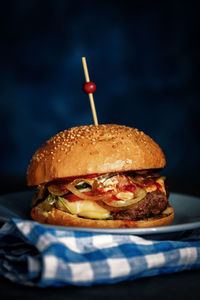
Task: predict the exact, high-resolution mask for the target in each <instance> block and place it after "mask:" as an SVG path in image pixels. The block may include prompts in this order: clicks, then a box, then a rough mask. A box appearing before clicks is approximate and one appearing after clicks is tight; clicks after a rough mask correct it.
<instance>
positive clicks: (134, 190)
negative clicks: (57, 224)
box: [33, 171, 168, 220]
mask: <svg viewBox="0 0 200 300" xmlns="http://www.w3.org/2000/svg"><path fill="white" fill-rule="evenodd" d="M164 180H165V178H164V177H161V176H159V175H158V174H155V173H153V172H151V171H138V172H133V173H114V174H106V175H99V176H98V175H90V176H83V177H81V178H80V177H79V178H70V179H69V178H68V179H65V180H64V179H63V180H60V181H54V182H51V183H49V184H46V185H40V186H39V187H38V189H39V190H38V193H37V195H36V196H35V197H34V200H33V206H37V207H39V208H40V209H42V210H43V211H47V212H48V211H50V210H51V209H52V208H53V207H55V208H57V209H60V210H62V211H65V212H68V213H70V214H72V215H76V216H79V217H82V218H89V219H112V220H119V219H122V220H138V219H143V218H146V217H150V216H153V215H159V214H160V213H161V212H162V211H163V210H165V208H166V207H167V204H168V199H167V195H166V190H165V183H164Z"/></svg>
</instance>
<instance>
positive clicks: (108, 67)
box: [0, 0, 200, 177]
mask: <svg viewBox="0 0 200 300" xmlns="http://www.w3.org/2000/svg"><path fill="white" fill-rule="evenodd" d="M0 6H1V7H0V17H1V28H0V33H1V46H0V75H1V80H0V82H1V83H0V120H1V148H0V151H1V153H0V158H1V161H0V166H1V174H7V175H8V176H9V175H25V173H26V168H27V165H28V163H29V160H30V158H31V156H32V155H33V153H34V152H35V150H36V149H37V148H38V147H39V146H40V145H41V144H42V143H43V142H44V141H45V140H47V139H48V138H50V137H51V136H52V135H54V134H56V133H57V132H59V131H61V130H64V129H66V128H69V127H71V126H77V125H82V124H91V123H93V119H92V114H91V110H90V105H89V99H88V96H87V95H85V94H84V93H83V92H82V84H83V82H84V73H83V69H82V62H81V57H82V56H86V58H87V64H88V68H89V73H90V78H91V80H93V81H94V82H95V83H96V85H97V91H96V93H95V95H94V99H95V103H96V109H97V113H98V119H99V123H118V124H124V125H128V126H132V127H136V128H138V129H140V130H143V131H144V132H146V133H147V134H149V135H150V136H151V137H152V138H153V139H155V140H156V141H157V142H158V143H159V144H160V146H161V147H162V148H163V151H164V152H165V155H166V159H167V166H166V169H165V173H166V175H170V176H180V175H181V176H185V175H189V176H196V177H199V151H200V130H199V116H200V102H199V100H200V99H199V96H200V89H199V73H200V72H199V67H200V66H199V51H200V43H199V36H200V18H199V8H200V6H199V4H198V1H139V0H138V1H132V2H130V3H129V2H127V1H119V2H118V1H87V0H86V1H64V0H63V1H39V0H35V1H33V0H29V1H26V0H21V1H20V0H18V1H1V2H0Z"/></svg>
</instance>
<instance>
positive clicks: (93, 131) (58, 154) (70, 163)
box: [27, 124, 165, 186]
mask: <svg viewBox="0 0 200 300" xmlns="http://www.w3.org/2000/svg"><path fill="white" fill-rule="evenodd" d="M164 166H165V157H164V154H163V152H162V150H161V148H160V147H159V146H158V144H156V143H155V142H154V141H153V140H152V139H151V138H150V137H149V136H148V135H146V134H144V133H143V132H142V131H139V130H138V129H135V128H130V127H126V126H122V125H113V124H106V125H98V126H95V125H86V126H79V127H73V128H70V129H68V130H64V131H62V132H60V133H58V134H56V135H55V136H54V137H52V138H51V139H49V140H48V141H47V142H46V143H44V144H43V145H42V146H41V147H40V148H39V149H38V150H37V151H36V153H35V154H34V156H33V157H32V159H31V162H30V165H29V167H28V170H27V183H28V185H29V186H35V185H39V184H42V183H47V182H50V181H52V180H54V179H59V178H66V177H71V176H83V175H89V174H103V173H110V172H122V171H123V172H124V171H134V170H145V169H160V168H163V167H164Z"/></svg>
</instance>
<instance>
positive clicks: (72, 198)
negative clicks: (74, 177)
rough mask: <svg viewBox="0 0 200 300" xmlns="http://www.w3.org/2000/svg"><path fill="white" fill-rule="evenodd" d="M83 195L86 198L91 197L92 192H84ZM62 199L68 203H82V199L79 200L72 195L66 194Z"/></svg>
mask: <svg viewBox="0 0 200 300" xmlns="http://www.w3.org/2000/svg"><path fill="white" fill-rule="evenodd" d="M84 194H85V195H88V196H93V193H92V192H85V193H84ZM63 198H65V199H66V200H68V201H70V202H74V201H84V199H81V198H79V197H78V196H76V195H74V194H68V195H65V196H63Z"/></svg>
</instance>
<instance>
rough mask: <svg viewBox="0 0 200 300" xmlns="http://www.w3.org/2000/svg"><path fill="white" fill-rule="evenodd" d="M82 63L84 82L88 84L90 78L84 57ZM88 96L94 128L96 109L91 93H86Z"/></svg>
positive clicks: (96, 121)
mask: <svg viewBox="0 0 200 300" xmlns="http://www.w3.org/2000/svg"><path fill="white" fill-rule="evenodd" d="M82 63H83V70H84V74H85V81H86V82H90V77H89V73H88V68H87V63H86V59H85V57H82ZM88 95H89V99H90V106H91V109H92V115H93V119H94V124H95V125H96V126H98V119H97V113H96V108H95V104H94V98H93V93H88Z"/></svg>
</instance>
